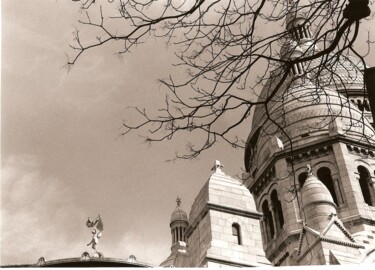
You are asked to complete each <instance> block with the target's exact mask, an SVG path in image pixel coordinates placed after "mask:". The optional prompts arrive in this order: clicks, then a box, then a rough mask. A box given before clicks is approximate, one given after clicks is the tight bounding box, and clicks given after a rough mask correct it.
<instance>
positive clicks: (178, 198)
mask: <svg viewBox="0 0 375 270" xmlns="http://www.w3.org/2000/svg"><path fill="white" fill-rule="evenodd" d="M176 203H177V206H178V207H179V206H180V205H181V203H182V201H181V198H180V197H178V196H177V199H176Z"/></svg>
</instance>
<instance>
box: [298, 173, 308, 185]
mask: <svg viewBox="0 0 375 270" xmlns="http://www.w3.org/2000/svg"><path fill="white" fill-rule="evenodd" d="M306 179H307V172H303V173H301V174H300V175H299V176H298V183H299V188H302V187H303V184H304V183H305V181H306Z"/></svg>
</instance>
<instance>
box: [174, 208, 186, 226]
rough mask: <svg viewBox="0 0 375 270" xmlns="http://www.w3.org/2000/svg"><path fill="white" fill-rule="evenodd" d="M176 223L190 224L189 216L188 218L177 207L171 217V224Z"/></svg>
mask: <svg viewBox="0 0 375 270" xmlns="http://www.w3.org/2000/svg"><path fill="white" fill-rule="evenodd" d="M175 221H184V222H188V216H187V214H186V212H185V211H184V210H183V209H181V207H180V206H177V207H176V209H175V210H174V211H173V213H172V215H171V222H170V224H172V223H173V222H175Z"/></svg>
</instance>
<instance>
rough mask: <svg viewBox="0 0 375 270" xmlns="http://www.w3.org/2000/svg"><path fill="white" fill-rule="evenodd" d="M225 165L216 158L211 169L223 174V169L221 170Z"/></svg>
mask: <svg viewBox="0 0 375 270" xmlns="http://www.w3.org/2000/svg"><path fill="white" fill-rule="evenodd" d="M223 167H224V166H223V165H221V163H220V161H218V160H216V161H215V164H214V166H213V167H212V169H211V170H212V171H214V173H219V174H223V171H222V170H221V169H222V168H223Z"/></svg>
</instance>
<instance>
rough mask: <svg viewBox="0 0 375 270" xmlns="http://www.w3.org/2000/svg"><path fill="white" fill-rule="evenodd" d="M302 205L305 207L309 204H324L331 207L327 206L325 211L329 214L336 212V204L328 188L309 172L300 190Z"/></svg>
mask: <svg viewBox="0 0 375 270" xmlns="http://www.w3.org/2000/svg"><path fill="white" fill-rule="evenodd" d="M301 198H302V207H303V208H306V207H307V206H309V205H310V204H314V205H316V204H320V203H321V204H326V205H331V206H332V207H327V211H328V212H329V213H327V214H331V213H332V212H334V213H336V204H335V202H334V201H333V198H332V195H331V193H330V192H329V190H328V188H327V187H326V186H325V185H324V184H323V183H322V181H320V180H319V179H318V178H317V177H315V176H314V175H313V174H310V175H309V176H308V177H307V179H306V181H305V183H304V184H303V187H302V190H301ZM321 214H322V213H321Z"/></svg>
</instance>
